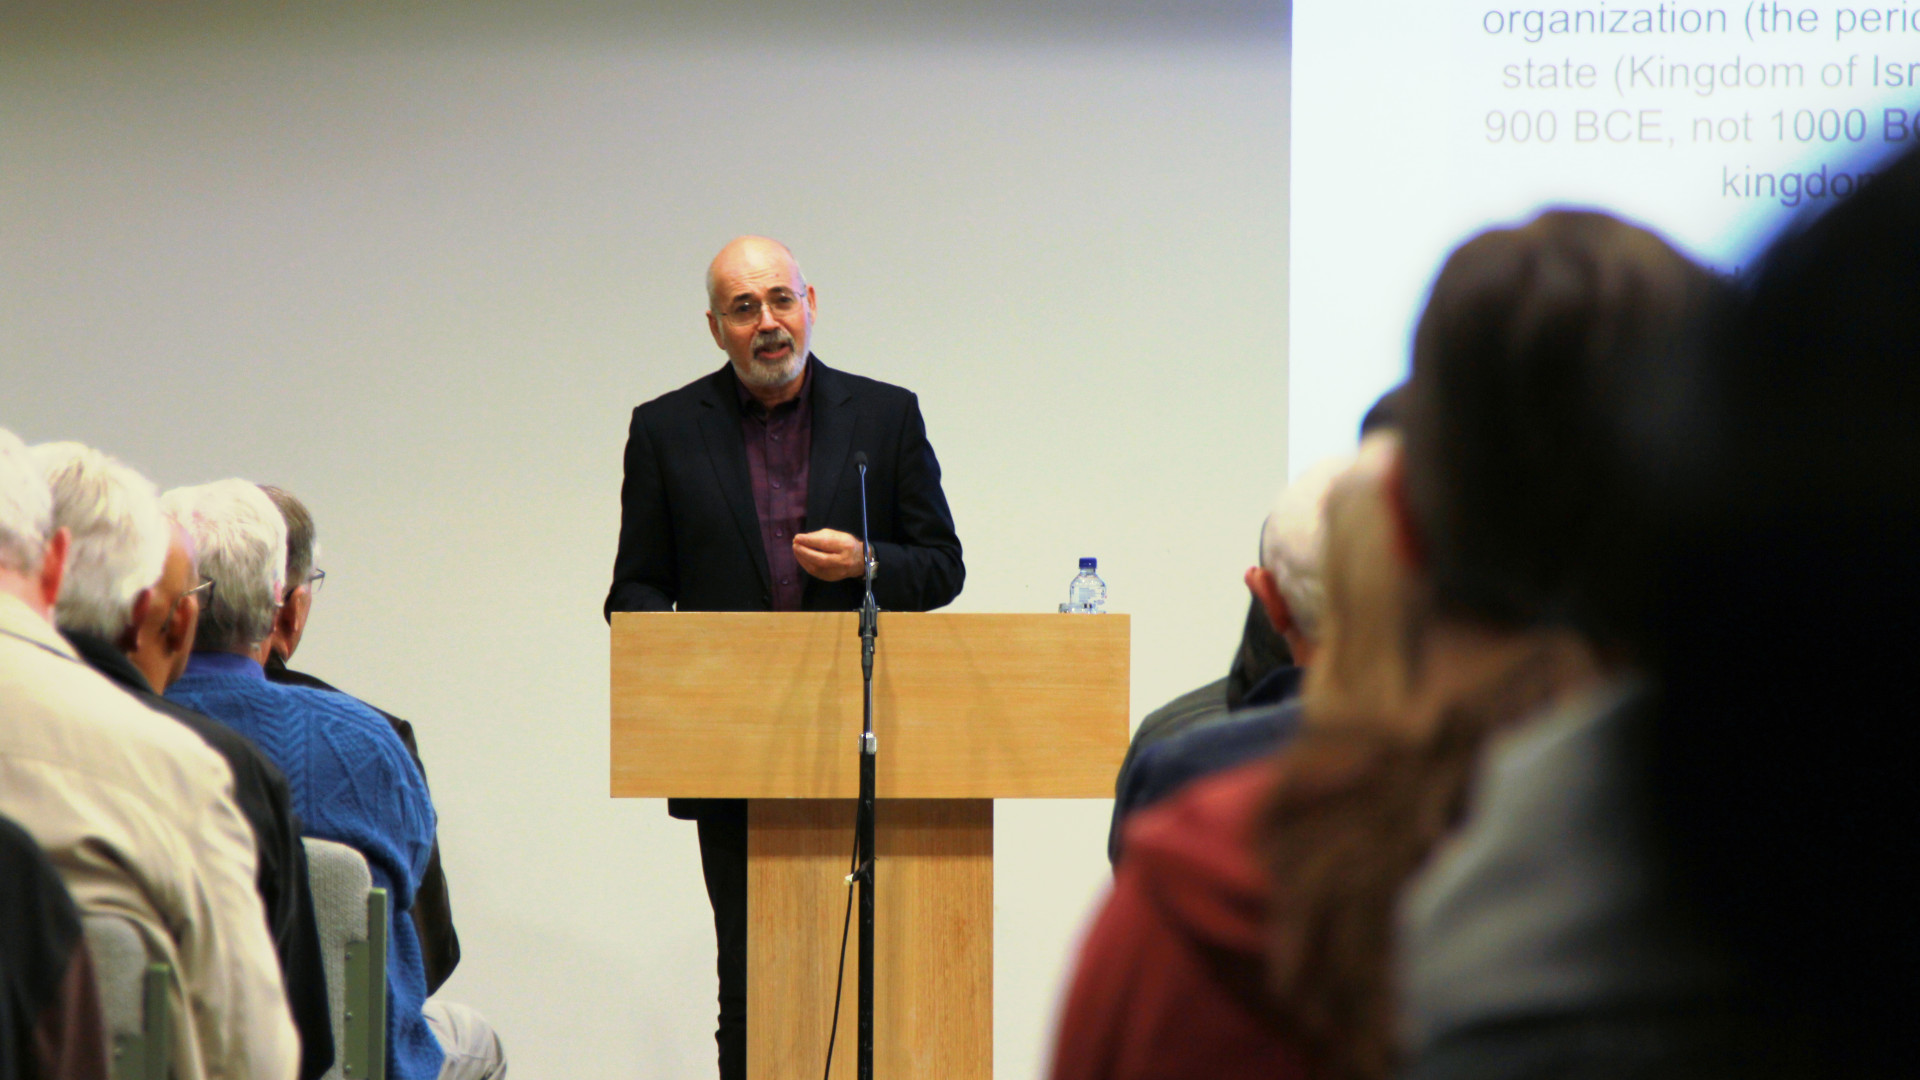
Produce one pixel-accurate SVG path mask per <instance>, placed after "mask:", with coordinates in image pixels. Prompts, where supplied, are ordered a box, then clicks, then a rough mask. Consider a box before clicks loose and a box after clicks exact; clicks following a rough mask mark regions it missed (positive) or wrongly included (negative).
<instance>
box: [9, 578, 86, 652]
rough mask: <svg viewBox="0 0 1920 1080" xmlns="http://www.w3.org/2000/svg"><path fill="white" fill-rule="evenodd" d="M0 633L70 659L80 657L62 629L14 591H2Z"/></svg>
mask: <svg viewBox="0 0 1920 1080" xmlns="http://www.w3.org/2000/svg"><path fill="white" fill-rule="evenodd" d="M0 634H5V635H7V636H8V637H13V638H18V639H20V640H21V641H24V642H27V643H28V644H30V645H38V646H40V647H41V648H43V649H45V650H47V651H48V652H50V653H53V654H55V655H57V656H64V657H66V658H67V659H69V660H73V661H78V660H79V659H80V657H79V655H78V654H76V653H75V652H74V651H73V646H72V645H69V644H67V639H66V638H63V637H61V636H60V631H58V630H55V629H54V628H53V624H52V623H50V622H48V621H47V620H46V619H45V618H44V617H42V616H41V615H40V614H39V613H38V612H36V611H34V610H33V609H32V608H30V607H28V606H27V602H26V601H25V600H22V599H20V598H19V597H17V596H15V595H13V594H12V593H5V592H0Z"/></svg>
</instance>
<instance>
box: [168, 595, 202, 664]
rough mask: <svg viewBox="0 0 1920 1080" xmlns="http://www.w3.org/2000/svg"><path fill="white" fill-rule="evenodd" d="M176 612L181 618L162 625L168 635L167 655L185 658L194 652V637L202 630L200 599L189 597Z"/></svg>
mask: <svg viewBox="0 0 1920 1080" xmlns="http://www.w3.org/2000/svg"><path fill="white" fill-rule="evenodd" d="M174 610H175V612H176V613H177V614H178V615H179V616H180V617H179V618H177V619H169V620H167V621H166V622H165V623H164V624H163V625H162V629H163V630H165V631H166V635H167V636H166V640H165V645H166V647H167V655H168V656H185V655H186V654H188V653H190V652H192V651H193V636H194V634H196V633H198V632H199V630H200V598H199V597H198V596H189V597H187V600H186V603H184V604H181V605H180V606H179V607H177V608H175V609H174Z"/></svg>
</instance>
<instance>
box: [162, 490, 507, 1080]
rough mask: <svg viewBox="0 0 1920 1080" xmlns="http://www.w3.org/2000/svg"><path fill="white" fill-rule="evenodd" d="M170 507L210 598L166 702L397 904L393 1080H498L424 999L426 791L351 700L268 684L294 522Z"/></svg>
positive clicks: (390, 1015)
mask: <svg viewBox="0 0 1920 1080" xmlns="http://www.w3.org/2000/svg"><path fill="white" fill-rule="evenodd" d="M161 505H162V508H163V509H165V510H166V511H167V512H168V513H169V514H171V515H172V516H173V517H174V518H175V520H177V521H179V522H180V523H181V524H182V525H184V526H185V527H186V530H187V533H188V535H189V537H191V538H192V540H193V544H194V548H195V553H196V554H197V555H198V558H199V565H200V573H201V575H202V576H204V577H205V578H207V580H209V581H212V582H213V598H212V601H211V602H210V603H209V604H208V607H207V611H206V612H205V613H204V614H202V615H201V617H200V627H199V634H198V638H197V640H196V642H195V644H194V652H193V656H192V658H191V659H190V660H189V661H188V663H187V670H186V672H185V674H183V675H181V677H180V679H179V681H178V682H176V683H174V684H173V686H172V687H171V688H169V689H168V691H167V696H168V697H169V698H172V699H173V700H175V701H178V702H180V703H181V704H183V705H186V706H187V707H189V708H192V709H196V710H198V711H200V712H203V713H205V714H207V715H208V716H211V717H213V718H214V719H216V720H219V721H220V722H222V723H224V724H226V725H228V726H229V727H232V728H233V729H234V730H236V731H238V732H240V733H241V734H242V735H245V736H246V737H247V738H249V739H252V740H253V742H254V744H255V745H257V746H259V747H260V749H261V750H262V751H264V752H265V753H266V755H267V757H268V758H269V759H271V760H272V761H273V762H274V764H276V765H278V766H279V767H280V770H281V771H282V772H283V773H285V774H286V776H287V780H288V782H289V783H290V784H291V786H292V789H293V806H294V810H295V811H296V812H297V813H298V814H299V815H300V819H301V822H302V826H303V828H304V829H305V831H306V835H308V836H316V837H320V838H322V839H326V840H332V841H335V842H337V843H342V844H346V845H347V846H349V847H352V848H353V849H355V850H356V851H358V852H360V854H361V855H363V856H365V857H366V860H367V866H368V868H369V869H370V870H371V871H372V873H373V880H374V884H376V885H379V886H380V887H382V888H385V889H386V890H387V891H388V893H389V895H391V896H392V897H393V907H392V912H391V916H390V919H389V941H390V943H391V945H390V947H389V949H388V951H387V1000H388V1007H387V1075H388V1076H389V1077H391V1078H392V1080H433V1078H435V1077H461V1078H465V1077H504V1076H505V1075H506V1056H505V1054H504V1052H502V1051H501V1048H500V1044H499V1041H498V1040H497V1039H496V1038H494V1035H493V1031H492V1029H491V1028H490V1027H488V1026H487V1024H486V1022H485V1021H484V1020H482V1019H480V1017H479V1016H477V1015H476V1014H474V1013H473V1011H472V1010H470V1009H466V1008H464V1007H462V1006H458V1005H453V1004H449V1003H444V1002H440V1001H437V1000H436V1001H433V1002H428V1001H427V1000H426V997H427V994H426V974H425V970H424V967H423V964H422V961H421V956H420V939H419V936H418V935H417V934H416V933H415V931H414V927H413V920H412V919H411V918H410V917H409V916H408V914H407V912H408V909H409V908H411V907H412V905H413V901H414V895H415V893H416V891H417V890H418V888H419V886H420V878H421V875H422V874H423V873H425V871H426V866H427V854H428V852H429V851H430V850H431V848H432V843H433V831H434V824H435V818H434V811H433V802H432V800H431V799H430V798H429V797H428V795H427V788H426V784H425V782H424V781H423V780H422V779H421V777H420V773H419V771H418V770H417V769H415V768H414V767H413V762H412V760H411V759H410V758H408V757H407V751H406V747H404V746H402V745H400V739H399V737H398V736H396V735H394V733H393V729H392V728H390V727H388V726H387V723H386V721H385V720H383V719H381V718H380V715H379V714H378V713H376V712H374V711H373V710H372V709H369V708H367V707H366V706H365V705H363V704H361V703H360V702H358V701H355V700H354V699H352V698H350V697H348V696H346V695H345V694H334V693H328V692H327V691H325V690H315V689H312V688H309V687H304V686H282V685H279V684H277V683H272V682H268V681H267V677H266V671H265V668H264V665H265V663H266V659H267V654H268V649H269V638H270V637H271V635H272V633H273V620H274V613H275V611H276V610H278V608H279V606H280V603H281V602H282V598H283V597H284V596H285V595H286V591H285V578H286V563H287V523H286V519H285V518H283V517H282V516H281V515H280V511H279V509H278V508H277V507H275V506H274V504H273V502H272V500H270V499H269V498H267V495H266V493H265V492H263V491H261V490H260V488H259V487H258V486H257V485H255V484H252V483H249V482H248V481H245V480H220V481H215V482H214V483H211V484H202V485H200V486H198V487H190V488H175V489H174V490H172V491H169V492H167V494H166V496H165V497H164V498H163V499H162V500H161Z"/></svg>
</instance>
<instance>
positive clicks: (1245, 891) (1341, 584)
mask: <svg viewBox="0 0 1920 1080" xmlns="http://www.w3.org/2000/svg"><path fill="white" fill-rule="evenodd" d="M1370 449H1371V448H1370ZM1377 456H1378V453H1377V451H1376V452H1375V453H1373V455H1372V457H1377ZM1369 460H1371V458H1370V457H1369V455H1367V454H1365V453H1363V456H1362V458H1361V465H1362V466H1364V465H1366V464H1367V462H1368V461H1369ZM1356 471H1358V468H1357V469H1356ZM1378 471H1379V470H1378V469H1377V468H1375V469H1373V470H1371V472H1368V473H1366V474H1364V475H1366V476H1368V477H1370V479H1368V480H1367V481H1366V483H1365V484H1357V483H1354V482H1350V481H1349V480H1346V479H1342V480H1341V481H1339V482H1338V483H1336V484H1335V485H1334V487H1333V490H1332V491H1331V492H1329V494H1328V496H1327V500H1326V516H1327V524H1326V526H1325V528H1326V543H1325V550H1326V552H1327V555H1326V559H1325V562H1324V563H1323V564H1321V569H1322V570H1323V572H1324V580H1325V586H1324V591H1325V603H1324V605H1320V606H1318V607H1316V614H1315V624H1314V625H1315V632H1316V634H1317V635H1318V641H1316V644H1315V652H1316V655H1315V657H1314V661H1313V662H1314V665H1315V666H1316V667H1317V665H1319V664H1323V663H1329V662H1333V661H1334V660H1335V659H1336V658H1335V657H1334V656H1333V655H1332V649H1333V648H1334V647H1335V645H1336V643H1338V642H1350V643H1351V642H1366V643H1371V644H1379V643H1383V642H1384V643H1387V644H1388V645H1389V646H1390V648H1392V649H1395V650H1397V649H1399V648H1400V647H1401V642H1400V640H1399V639H1398V638H1397V637H1394V636H1393V635H1390V634H1387V633H1357V632H1350V631H1342V630H1341V629H1340V628H1341V626H1342V624H1344V623H1347V622H1351V621H1355V620H1368V621H1382V620H1391V621H1393V622H1394V624H1395V625H1396V626H1397V625H1398V616H1399V613H1398V612H1397V611H1387V610H1380V609H1377V608H1369V607H1365V606H1362V607H1349V606H1347V605H1349V604H1352V603H1354V602H1355V601H1357V600H1362V599H1365V600H1368V601H1370V600H1371V599H1372V597H1373V596H1374V593H1375V592H1377V590H1369V589H1367V588H1351V587H1348V586H1347V585H1346V584H1345V581H1344V578H1345V577H1347V576H1349V575H1354V576H1360V577H1364V578H1365V580H1367V581H1369V582H1370V581H1373V580H1375V579H1377V578H1379V577H1380V576H1381V575H1380V574H1379V573H1377V572H1373V571H1365V572H1363V571H1362V570H1361V568H1360V567H1359V566H1358V559H1359V558H1365V557H1371V558H1373V559H1375V560H1376V561H1378V562H1380V563H1383V564H1384V563H1386V562H1387V558H1386V555H1385V548H1384V545H1374V546H1373V547H1372V548H1365V547H1356V544H1357V541H1358V540H1359V539H1360V533H1359V530H1360V528H1361V527H1362V526H1363V525H1365V524H1366V523H1367V522H1369V521H1371V522H1374V523H1376V524H1375V525H1374V531H1375V532H1384V531H1385V530H1384V528H1383V527H1380V526H1379V525H1377V522H1379V521H1381V520H1383V519H1384V517H1385V512H1384V509H1383V502H1382V499H1381V498H1380V496H1379V478H1378ZM1367 484H1370V485H1371V488H1370V490H1371V492H1372V494H1371V503H1372V505H1373V511H1372V513H1371V514H1370V515H1369V514H1366V513H1364V512H1356V513H1349V512H1345V511H1344V507H1345V506H1346V505H1347V504H1348V503H1353V502H1364V501H1366V500H1367V498H1368V496H1367V495H1366V491H1367V490H1368V488H1367V487H1366V485H1367ZM1316 501H1317V500H1316ZM1350 547H1354V548H1355V552H1356V557H1353V558H1349V557H1346V556H1347V552H1348V549H1349V548H1350ZM1341 663H1342V664H1343V667H1344V668H1346V669H1355V668H1360V667H1364V666H1365V665H1366V663H1367V659H1366V658H1363V657H1347V658H1343V659H1342V660H1341ZM1313 670H1314V669H1313V668H1309V673H1308V682H1309V684H1310V685H1311V683H1312V682H1313V679H1314V677H1313V675H1312V671H1313ZM1387 670H1391V671H1400V670H1402V669H1400V668H1398V667H1389V668H1388V669H1387ZM1310 718H1311V713H1309V719H1310ZM1302 737H1305V736H1302ZM1293 757H1294V749H1293V744H1292V743H1289V744H1288V748H1287V749H1286V750H1284V751H1283V752H1282V753H1281V754H1280V756H1279V758H1278V759H1277V760H1278V761H1279V762H1280V763H1281V764H1280V765H1278V766H1277V767H1276V765H1275V763H1274V762H1273V761H1261V762H1256V763H1254V764H1252V765H1247V766H1242V767H1240V768H1237V769H1232V770H1229V771H1227V772H1225V773H1223V774H1221V775H1219V776H1215V777H1208V778H1206V779H1204V780H1202V781H1200V782H1197V783H1195V784H1194V785H1192V786H1191V787H1190V788H1188V789H1187V790H1185V791H1183V792H1181V793H1180V794H1179V795H1177V796H1176V797H1174V798H1173V799H1171V800H1169V801H1168V802H1167V803H1166V804H1165V805H1163V806H1160V807H1155V808H1152V809H1149V810H1147V811H1145V812H1143V813H1141V814H1140V815H1138V816H1137V817H1136V818H1135V819H1134V820H1133V821H1132V822H1131V823H1130V824H1129V826H1128V828H1127V856H1126V858H1125V859H1123V860H1121V862H1120V865H1119V868H1118V871H1117V874H1116V877H1115V882H1114V888H1113V893H1112V895H1111V896H1110V897H1109V898H1108V901H1107V903H1106V905H1105V907H1104V908H1103V909H1102V911H1101V913H1100V915H1099V918H1098V919H1097V920H1096V921H1095V923H1094V926H1093V928H1092V930H1091V931H1090V932H1089V934H1088V937H1087V940H1086V943H1085V945H1084V947H1083V949H1082V951H1081V954H1080V960H1079V966H1078V969H1077V971H1076V973H1075V976H1074V979H1073V983H1072V986H1071V988H1070V991H1069V996H1068V1002H1067V1006H1066V1009H1065V1012H1064V1014H1063V1016H1062V1019H1061V1027H1060V1035H1059V1042H1058V1045H1057V1047H1056V1050H1055V1058H1054V1068H1053V1075H1054V1076H1055V1077H1056V1078H1061V1080H1064V1078H1076V1080H1077V1078H1082V1077H1085V1078H1095V1077H1100V1078H1120V1077H1162V1076H1167V1077H1171V1076H1195V1077H1209V1078H1211V1077H1235V1076H1306V1075H1310V1073H1309V1072H1308V1064H1309V1062H1308V1059H1307V1058H1306V1056H1305V1055H1304V1054H1303V1053H1302V1052H1301V1048H1300V1047H1299V1046H1298V1045H1297V1044H1296V1042H1295V1041H1294V1040H1293V1039H1292V1038H1291V1037H1290V1034H1289V1028H1288V1024H1287V1021H1286V1019H1285V1017H1284V1016H1283V1015H1282V1014H1281V1012H1280V1010H1279V1008H1278V1003H1277V1001H1276V1000H1275V998H1274V996H1273V994H1272V993H1271V992H1270V991H1269V990H1268V988H1267V985H1266V981H1265V978H1264V972H1265V969H1266V965H1265V958H1266V954H1267V952H1268V939H1269V937H1271V936H1272V935H1271V933H1270V931H1269V928H1268V926H1267V923H1266V917H1265V911H1266V909H1267V907H1268V906H1269V904H1270V903H1271V897H1270V895H1269V894H1270V892H1271V891H1272V890H1271V887H1270V885H1269V882H1268V877H1267V874H1266V871H1265V867H1264V866H1263V865H1262V863H1261V859H1260V855H1259V846H1258V839H1259V833H1258V827H1259V821H1260V813H1259V811H1260V807H1261V805H1262V803H1263V802H1264V800H1265V798H1266V793H1267V791H1268V790H1269V789H1270V788H1271V787H1273V785H1274V783H1275V782H1276V779H1277V778H1278V777H1280V776H1281V775H1282V773H1281V772H1278V771H1276V768H1277V769H1279V770H1285V769H1287V768H1288V766H1287V765H1286V764H1285V763H1286V762H1288V761H1290V760H1291V759H1292V758H1293Z"/></svg>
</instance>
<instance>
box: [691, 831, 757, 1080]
mask: <svg viewBox="0 0 1920 1080" xmlns="http://www.w3.org/2000/svg"><path fill="white" fill-rule="evenodd" d="M700 870H701V873H702V874H704V875H705V876H706V879H707V899H708V900H710V901H712V903H713V936H714V939H715V940H716V941H717V942H718V943H719V946H720V963H719V968H720V1027H719V1030H717V1031H715V1032H714V1033H713V1038H714V1041H715V1042H717V1043H719V1044H720V1080H746V1078H747V802H746V800H745V799H727V800H724V801H722V800H715V801H714V803H713V805H712V808H711V809H710V810H709V811H708V812H707V813H705V814H703V815H702V816H701V818H700Z"/></svg>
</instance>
